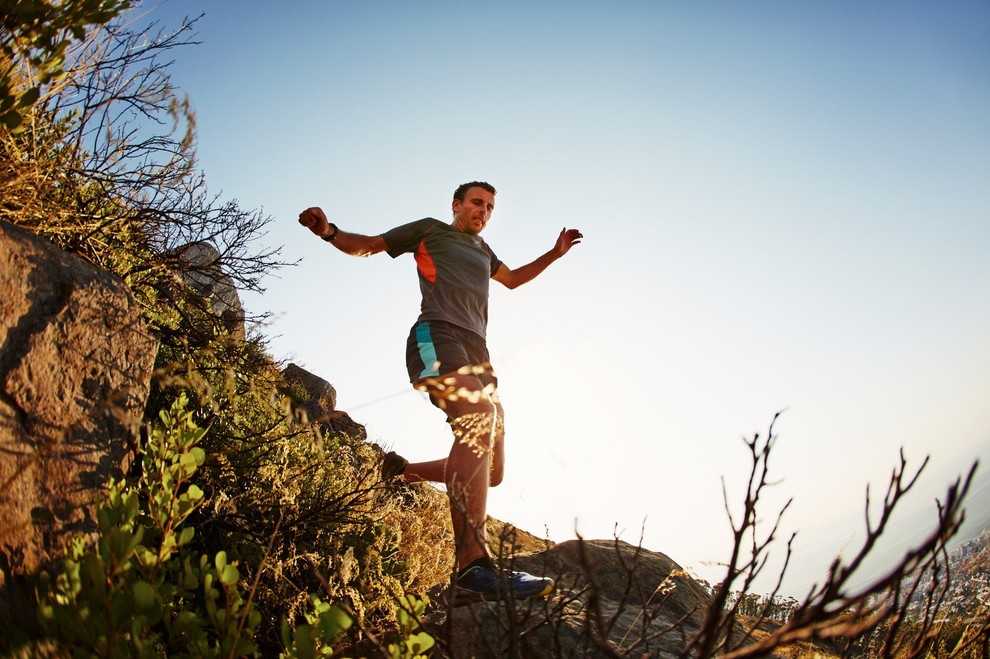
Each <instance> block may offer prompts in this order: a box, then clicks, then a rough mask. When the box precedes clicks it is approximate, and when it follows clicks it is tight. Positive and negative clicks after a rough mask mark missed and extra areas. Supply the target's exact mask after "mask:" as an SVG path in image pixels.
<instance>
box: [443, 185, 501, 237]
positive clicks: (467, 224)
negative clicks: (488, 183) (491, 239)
mask: <svg viewBox="0 0 990 659" xmlns="http://www.w3.org/2000/svg"><path fill="white" fill-rule="evenodd" d="M451 209H452V210H453V211H454V228H456V229H458V230H459V231H463V232H465V233H470V234H474V235H478V234H479V233H481V232H482V230H483V229H484V228H485V225H487V224H488V220H489V219H490V218H491V216H492V211H493V210H495V195H493V194H492V193H491V192H489V191H488V190H485V189H484V188H479V187H474V188H468V189H467V191H466V192H465V193H464V201H458V200H457V199H455V200H454V203H453V204H452V205H451Z"/></svg>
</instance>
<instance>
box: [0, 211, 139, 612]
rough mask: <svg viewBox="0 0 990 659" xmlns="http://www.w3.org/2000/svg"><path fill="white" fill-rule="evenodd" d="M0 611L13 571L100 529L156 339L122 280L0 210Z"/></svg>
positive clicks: (124, 459) (9, 602)
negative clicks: (98, 505) (99, 507)
mask: <svg viewBox="0 0 990 659" xmlns="http://www.w3.org/2000/svg"><path fill="white" fill-rule="evenodd" d="M0 291H3V294H2V298H0V309H2V314H0V622H2V620H3V618H4V617H5V615H7V614H9V613H10V612H11V610H13V609H14V608H16V607H17V606H18V604H17V602H16V597H15V593H13V591H12V590H11V584H12V583H13V581H12V580H16V579H18V578H20V577H22V576H24V575H30V574H33V573H35V572H36V571H37V570H38V569H40V568H43V567H46V566H49V565H51V564H52V563H53V561H54V560H55V559H56V558H58V557H59V556H60V555H61V553H62V550H63V548H64V547H65V546H66V545H67V543H68V542H69V541H70V540H71V538H72V537H74V536H76V535H78V534H79V533H89V532H93V531H94V530H95V521H94V515H93V508H92V504H93V503H94V502H97V501H99V500H100V499H101V498H102V497H103V494H104V492H103V487H104V485H105V484H106V483H107V480H108V479H109V478H111V477H120V476H122V475H123V473H124V472H126V471H127V469H128V468H129V465H130V461H131V459H132V458H133V455H134V451H135V448H136V446H137V440H138V436H139V435H138V433H139V428H140V422H141V418H142V414H143V410H144V406H145V403H146V400H147V396H148V391H149V386H150V376H151V372H152V369H153V367H154V360H155V354H156V351H157V346H158V343H157V340H156V339H155V338H153V336H152V335H151V334H150V332H149V331H148V329H147V327H146V326H145V323H144V321H143V319H142V316H141V311H140V309H139V307H138V305H137V303H136V302H135V300H134V299H133V298H132V296H131V294H130V292H129V291H128V289H127V287H126V286H125V285H124V283H123V282H122V281H121V280H120V279H119V278H117V277H115V276H113V275H111V274H110V273H108V272H106V271H104V270H100V269H98V268H96V267H94V266H92V265H91V264H89V263H87V262H85V261H83V260H82V259H80V258H78V257H75V256H72V255H70V254H67V253H66V252H64V251H62V250H60V249H58V248H56V247H54V246H53V245H51V243H49V242H47V241H45V240H43V239H41V238H39V237H38V236H36V235H34V234H33V233H31V232H29V231H26V230H24V229H22V228H19V227H15V226H13V225H10V224H7V223H5V222H0Z"/></svg>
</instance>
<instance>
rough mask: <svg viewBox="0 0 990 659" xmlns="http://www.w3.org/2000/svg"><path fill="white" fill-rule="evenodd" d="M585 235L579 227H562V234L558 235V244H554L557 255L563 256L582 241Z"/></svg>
mask: <svg viewBox="0 0 990 659" xmlns="http://www.w3.org/2000/svg"><path fill="white" fill-rule="evenodd" d="M582 238H584V236H583V235H582V234H581V232H580V231H578V230H577V229H567V228H564V229H561V230H560V235H559V236H557V244H556V245H554V248H553V250H554V252H556V254H557V256H563V255H564V254H566V253H567V252H569V251H570V249H571V247H574V246H575V245H577V244H578V243H580V242H581V239H582Z"/></svg>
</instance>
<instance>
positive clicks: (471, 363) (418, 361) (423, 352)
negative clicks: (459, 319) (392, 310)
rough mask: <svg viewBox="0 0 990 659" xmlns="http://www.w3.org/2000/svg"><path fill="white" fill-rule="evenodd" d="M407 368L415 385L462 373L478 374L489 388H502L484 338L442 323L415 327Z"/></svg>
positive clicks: (420, 322)
mask: <svg viewBox="0 0 990 659" xmlns="http://www.w3.org/2000/svg"><path fill="white" fill-rule="evenodd" d="M406 368H407V369H408V370H409V381H410V382H412V383H413V384H416V383H417V382H419V381H420V380H424V379H426V378H430V377H437V376H439V375H447V374H450V373H454V372H456V371H461V372H469V373H472V374H474V375H477V376H478V379H479V380H481V384H482V385H484V386H486V387H487V386H489V385H491V386H492V387H495V386H497V385H498V380H497V379H496V378H495V373H494V372H493V371H492V367H491V363H490V361H489V356H488V346H487V345H485V339H484V337H481V336H479V335H478V334H476V333H474V332H472V331H470V330H466V329H464V328H463V327H458V326H457V325H452V324H450V323H445V322H443V321H439V320H421V321H419V322H418V323H416V324H415V325H413V328H412V330H410V332H409V339H408V340H407V341H406Z"/></svg>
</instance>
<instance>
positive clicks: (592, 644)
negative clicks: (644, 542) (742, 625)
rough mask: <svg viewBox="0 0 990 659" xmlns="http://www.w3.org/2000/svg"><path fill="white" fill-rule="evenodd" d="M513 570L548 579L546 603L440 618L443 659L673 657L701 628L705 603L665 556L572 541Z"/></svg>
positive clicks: (437, 629)
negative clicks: (553, 587) (549, 591)
mask: <svg viewBox="0 0 990 659" xmlns="http://www.w3.org/2000/svg"><path fill="white" fill-rule="evenodd" d="M512 566H513V568H514V569H518V570H523V571H526V572H531V573H533V574H541V575H547V576H551V577H553V578H554V579H555V580H556V582H557V587H556V590H555V592H554V593H552V594H551V596H550V597H549V598H548V599H547V600H545V601H544V600H530V601H524V602H502V603H477V604H471V605H468V606H460V607H456V608H454V609H451V610H449V611H444V612H441V613H440V614H438V615H437V616H436V617H434V618H433V620H432V621H431V622H430V623H429V624H428V625H427V626H428V630H429V631H430V632H431V633H433V634H434V635H435V636H436V637H437V638H439V639H443V640H444V641H445V642H444V643H442V645H443V646H444V647H445V649H444V652H445V654H447V655H448V656H451V657H475V658H480V657H493V658H495V657H508V656H513V657H602V656H630V657H658V658H663V657H678V656H680V653H681V651H682V649H683V647H684V644H685V642H686V640H687V638H688V637H689V636H690V635H691V634H693V633H694V632H696V631H697V630H698V629H700V627H701V625H702V623H703V617H702V616H703V614H704V611H705V607H706V606H707V605H708V602H709V600H710V598H709V595H708V594H707V593H706V592H705V590H704V589H703V588H702V587H701V586H700V585H698V583H697V582H695V581H694V579H692V578H691V577H690V576H688V575H687V574H686V573H685V571H684V570H683V569H681V567H680V566H678V565H677V564H676V563H675V562H674V561H672V560H671V559H670V558H668V557H667V556H665V555H664V554H661V553H658V552H651V551H648V550H645V549H642V548H638V547H634V546H632V545H629V544H627V543H624V542H621V541H617V540H590V541H584V540H572V541H568V542H564V543H561V544H559V545H557V546H555V547H553V548H551V549H548V550H546V551H544V552H541V553H538V554H533V555H530V556H524V557H518V558H516V559H515V560H514V561H513V562H512ZM448 623H449V624H448ZM596 637H597V642H596V640H595V639H596ZM605 647H608V648H610V649H611V650H614V652H609V651H606V650H605V649H604V648H605Z"/></svg>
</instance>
